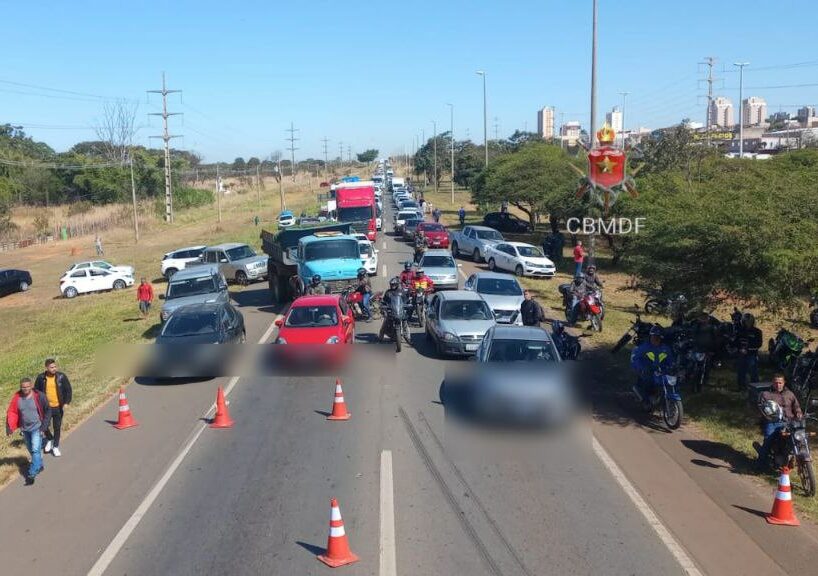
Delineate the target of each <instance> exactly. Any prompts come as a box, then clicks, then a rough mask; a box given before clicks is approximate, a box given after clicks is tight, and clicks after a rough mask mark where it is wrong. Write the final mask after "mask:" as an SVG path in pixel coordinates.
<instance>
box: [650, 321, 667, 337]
mask: <svg viewBox="0 0 818 576" xmlns="http://www.w3.org/2000/svg"><path fill="white" fill-rule="evenodd" d="M663 333H664V331H663V330H662V327H661V326H659V325H658V324H654V325H653V326H651V327H650V333H649V335H650V336H658V337H659V338H661V337H662V335H663Z"/></svg>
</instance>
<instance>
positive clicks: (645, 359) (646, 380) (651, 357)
mask: <svg viewBox="0 0 818 576" xmlns="http://www.w3.org/2000/svg"><path fill="white" fill-rule="evenodd" d="M673 361H674V360H673V351H672V350H671V349H670V347H669V346H668V345H667V344H663V343H662V327H661V326H659V325H658V324H654V325H653V326H652V327H651V329H650V338H649V339H648V341H647V342H645V343H643V344H640V345H639V346H638V347H636V348H635V349H634V351H633V353H632V354H631V368H633V369H634V370H635V371H636V373H637V375H638V378H639V380H638V382H637V385H636V386H634V388H633V390H634V392H636V394H637V396H639V398H640V399H641V400H642V404H644V405H645V408H649V407H650V392H651V388H652V387H653V374H654V372H657V371H659V372H662V373H666V372H667V371H668V370H670V368H671V367H672V366H673Z"/></svg>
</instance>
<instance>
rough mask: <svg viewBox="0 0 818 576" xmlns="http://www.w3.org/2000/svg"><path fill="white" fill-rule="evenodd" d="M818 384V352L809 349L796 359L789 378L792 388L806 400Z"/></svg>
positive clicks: (801, 399) (799, 397) (800, 397)
mask: <svg viewBox="0 0 818 576" xmlns="http://www.w3.org/2000/svg"><path fill="white" fill-rule="evenodd" d="M816 385H818V353H817V352H814V351H810V350H807V351H806V352H804V353H803V354H801V355H800V356H798V358H796V359H795V362H794V364H793V369H792V375H791V376H790V380H789V388H790V390H792V391H793V393H795V395H796V396H798V399H799V400H800V401H805V400H806V399H808V398H809V397H810V395H811V392H812V391H813V390H814V389H815V387H816Z"/></svg>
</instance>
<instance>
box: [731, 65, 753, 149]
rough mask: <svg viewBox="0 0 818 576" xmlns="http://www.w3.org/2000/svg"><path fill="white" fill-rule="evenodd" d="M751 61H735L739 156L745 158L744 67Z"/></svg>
mask: <svg viewBox="0 0 818 576" xmlns="http://www.w3.org/2000/svg"><path fill="white" fill-rule="evenodd" d="M749 65H750V63H749V62H734V63H733V66H738V157H739V158H744V67H745V66H749Z"/></svg>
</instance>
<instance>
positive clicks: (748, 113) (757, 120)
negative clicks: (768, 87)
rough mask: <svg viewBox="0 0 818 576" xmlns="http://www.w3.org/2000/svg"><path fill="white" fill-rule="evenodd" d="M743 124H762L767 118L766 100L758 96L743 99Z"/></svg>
mask: <svg viewBox="0 0 818 576" xmlns="http://www.w3.org/2000/svg"><path fill="white" fill-rule="evenodd" d="M743 114H744V118H742V119H741V122H742V124H744V126H762V125H763V124H764V123H765V121H766V119H767V101H766V100H764V98H761V97H759V96H750V97H749V98H745V99H744V112H743Z"/></svg>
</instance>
